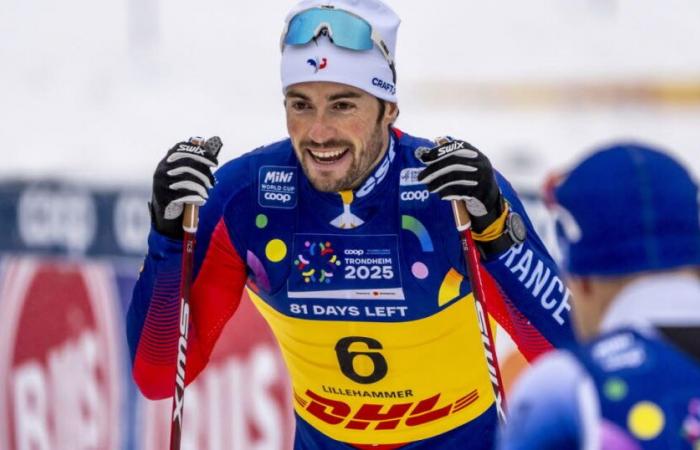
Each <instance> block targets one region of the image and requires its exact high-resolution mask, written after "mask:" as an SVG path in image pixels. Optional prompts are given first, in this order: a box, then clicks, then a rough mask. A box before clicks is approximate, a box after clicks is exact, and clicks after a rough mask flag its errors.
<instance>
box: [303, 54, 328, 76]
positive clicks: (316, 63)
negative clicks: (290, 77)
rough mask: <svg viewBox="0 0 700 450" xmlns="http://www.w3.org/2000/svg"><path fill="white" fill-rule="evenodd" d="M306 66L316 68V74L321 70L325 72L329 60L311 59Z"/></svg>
mask: <svg viewBox="0 0 700 450" xmlns="http://www.w3.org/2000/svg"><path fill="white" fill-rule="evenodd" d="M306 64H308V65H310V66H311V67H313V68H314V73H318V71H319V70H323V69H325V68H326V66H327V65H328V59H327V58H320V59H319V58H318V57H316V58H313V59H311V58H309V59H307V60H306Z"/></svg>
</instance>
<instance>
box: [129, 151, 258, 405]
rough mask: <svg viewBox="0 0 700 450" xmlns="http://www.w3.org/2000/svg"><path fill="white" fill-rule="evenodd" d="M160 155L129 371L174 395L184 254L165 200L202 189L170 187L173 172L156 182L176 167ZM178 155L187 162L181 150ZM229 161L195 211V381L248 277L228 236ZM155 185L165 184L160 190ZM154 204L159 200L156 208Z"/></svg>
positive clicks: (147, 386) (157, 394) (161, 393)
mask: <svg viewBox="0 0 700 450" xmlns="http://www.w3.org/2000/svg"><path fill="white" fill-rule="evenodd" d="M176 147H177V146H176ZM171 152H172V151H171ZM171 152H169V155H170V154H171ZM164 161H167V157H166V159H164V160H163V161H161V165H159V169H158V170H157V171H156V176H155V177H154V202H153V205H152V216H153V228H152V230H151V233H150V235H149V240H148V244H149V246H148V254H147V256H146V259H145V262H144V266H143V270H142V272H141V274H140V276H139V279H138V281H137V283H136V286H135V288H134V292H133V296H132V302H131V305H130V307H129V311H128V313H127V335H128V341H129V347H130V351H131V361H132V374H133V377H134V380H135V381H136V383H137V385H138V386H139V388H140V389H141V391H142V392H143V393H144V395H146V396H147V397H149V398H165V397H169V396H171V395H172V392H173V386H172V380H173V379H174V375H175V368H176V366H175V363H176V355H177V339H178V317H179V288H180V270H181V254H182V241H181V238H180V237H179V236H178V233H179V232H180V229H181V226H180V225H179V220H178V219H179V217H178V218H175V219H168V220H172V222H171V223H172V225H166V226H164V225H163V222H164V220H163V219H164V217H165V214H164V209H165V207H166V206H165V205H169V204H170V203H171V202H172V201H174V200H177V199H178V198H182V196H183V195H189V196H191V195H198V194H201V192H202V189H198V188H197V187H194V188H190V189H189V190H188V192H185V193H184V194H183V193H177V192H174V190H173V189H170V186H172V185H173V184H175V183H177V182H178V180H172V179H171V180H168V181H167V182H163V183H159V181H158V178H159V177H161V178H165V177H164V176H163V173H168V172H170V173H173V169H172V167H167V166H166V167H165V168H163V167H161V166H162V165H164ZM178 161H181V162H182V161H185V162H186V164H189V165H191V161H190V160H188V159H186V158H185V159H180V160H178ZM195 168H196V169H199V171H204V170H205V168H203V167H201V166H200V167H197V166H196V165H195ZM232 169H233V168H232V167H225V168H222V170H220V171H218V172H217V178H218V181H219V182H218V183H217V184H216V186H215V187H214V188H213V189H212V190H211V191H210V192H208V194H207V195H208V200H207V202H206V204H205V205H204V206H203V207H202V209H201V213H200V224H199V229H198V231H197V246H196V252H195V267H194V273H195V274H196V276H195V280H194V283H193V285H192V291H191V302H190V308H191V314H190V317H191V320H190V330H189V338H188V348H187V380H186V381H187V382H190V381H192V380H193V379H194V378H195V377H196V376H197V374H198V373H199V372H201V370H202V369H203V368H204V366H205V365H206V363H207V360H208V358H209V355H210V354H211V351H212V349H213V346H214V344H215V342H216V338H218V336H219V334H220V332H221V329H222V328H223V325H224V324H225V323H226V321H227V320H228V318H230V317H231V315H232V314H233V312H234V311H235V309H236V307H237V306H238V303H239V300H240V296H241V292H242V290H243V286H244V284H245V281H246V269H245V265H244V263H243V261H242V260H241V258H240V257H239V255H238V252H236V250H235V249H234V246H233V245H232V244H231V231H230V229H229V228H228V227H227V226H226V223H225V221H224V219H223V211H224V208H225V205H226V204H227V202H228V200H229V199H230V198H232V197H235V194H236V193H235V192H232V186H240V182H238V183H236V182H235V181H236V180H232V179H231V178H233V177H234V176H235V175H237V174H236V173H235V172H236V171H235V170H232ZM175 173H176V174H178V173H180V174H183V173H184V174H185V177H188V178H189V180H188V181H193V180H194V179H195V178H197V179H199V177H196V176H195V178H192V177H190V176H189V175H188V174H189V173H191V172H188V171H182V170H176V171H175ZM179 181H183V180H179ZM238 181H240V180H238ZM159 185H161V186H165V188H166V189H161V190H160V192H159V188H158V186H159ZM182 185H183V184H182V183H181V184H180V186H182ZM184 185H185V186H187V184H184ZM207 187H208V186H203V185H201V186H200V188H205V193H206V188H207ZM163 191H164V192H163ZM157 205H162V207H161V208H160V209H158V206H157ZM171 208H172V207H171Z"/></svg>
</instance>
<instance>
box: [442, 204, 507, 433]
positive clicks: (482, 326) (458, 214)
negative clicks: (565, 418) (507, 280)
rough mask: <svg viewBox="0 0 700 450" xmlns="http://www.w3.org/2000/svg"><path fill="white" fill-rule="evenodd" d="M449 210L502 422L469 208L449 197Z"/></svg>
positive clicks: (500, 396) (501, 396) (502, 406)
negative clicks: (463, 260) (455, 228)
mask: <svg viewBox="0 0 700 450" xmlns="http://www.w3.org/2000/svg"><path fill="white" fill-rule="evenodd" d="M452 213H453V214H454V218H455V226H456V227H457V231H458V232H459V234H460V238H461V240H462V251H464V259H465V261H466V266H467V272H468V274H469V281H470V282H471V285H472V293H473V294H474V307H475V308H476V316H477V320H478V321H479V331H480V332H481V342H482V344H483V346H484V354H485V356H486V363H487V365H488V368H489V378H490V379H491V386H492V387H493V393H494V396H495V397H496V412H497V414H498V418H499V420H500V421H501V423H502V424H505V423H506V396H505V391H504V390H503V378H502V377H501V368H500V367H499V365H498V356H497V355H496V345H495V340H494V338H493V332H492V330H491V327H490V325H489V320H488V317H489V315H488V309H487V307H486V289H485V287H484V280H483V278H482V277H481V271H480V270H479V252H478V250H477V248H476V245H475V244H474V238H473V237H472V233H471V219H470V218H469V211H468V210H467V205H466V204H465V203H464V201H463V200H452Z"/></svg>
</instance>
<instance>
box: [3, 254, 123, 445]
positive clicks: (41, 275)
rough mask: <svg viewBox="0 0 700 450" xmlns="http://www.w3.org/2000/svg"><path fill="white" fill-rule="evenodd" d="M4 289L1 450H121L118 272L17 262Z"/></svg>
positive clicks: (6, 274) (96, 267) (8, 270)
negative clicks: (116, 307) (112, 275)
mask: <svg viewBox="0 0 700 450" xmlns="http://www.w3.org/2000/svg"><path fill="white" fill-rule="evenodd" d="M0 283H1V285H2V286H3V289H4V291H3V292H4V293H5V294H4V297H3V299H2V300H3V301H2V302H0V379H2V380H6V382H4V383H3V384H2V386H0V448H6V449H10V448H17V449H30V448H31V449H48V448H58V449H68V448H71V449H88V448H121V446H122V445H121V442H120V433H121V431H120V430H123V429H124V424H122V423H121V417H122V414H121V412H120V405H121V401H120V399H121V392H120V391H121V381H120V380H121V377H122V373H121V371H122V368H121V366H120V355H119V352H118V348H117V343H118V342H120V336H119V334H118V332H117V330H116V329H115V324H117V323H118V322H119V320H118V318H117V317H116V315H115V313H114V311H113V307H114V305H115V304H118V302H119V300H118V298H116V293H115V290H114V288H113V284H112V283H113V280H112V278H110V272H109V271H107V270H105V268H104V267H103V266H101V265H97V264H87V263H83V264H77V263H66V262H61V263H59V264H50V263H40V262H38V261H37V260H32V259H17V260H11V261H9V262H8V264H7V266H6V271H5V272H4V274H3V279H2V280H0ZM58 286H60V288H59V289H57V287H58Z"/></svg>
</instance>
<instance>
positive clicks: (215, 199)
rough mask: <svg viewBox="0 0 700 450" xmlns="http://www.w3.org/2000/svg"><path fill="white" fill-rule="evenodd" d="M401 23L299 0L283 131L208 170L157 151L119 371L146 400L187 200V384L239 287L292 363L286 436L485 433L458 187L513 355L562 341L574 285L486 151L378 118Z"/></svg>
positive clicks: (329, 438) (156, 369)
mask: <svg viewBox="0 0 700 450" xmlns="http://www.w3.org/2000/svg"><path fill="white" fill-rule="evenodd" d="M398 25H399V18H398V16H397V15H396V14H395V13H394V12H393V11H392V10H391V9H390V8H389V7H387V6H386V5H385V4H383V3H381V2H380V1H378V0H306V1H304V2H302V3H300V4H299V5H297V6H296V7H295V8H294V9H293V10H292V11H291V12H290V14H289V15H288V17H287V20H286V24H285V26H284V31H283V34H282V40H281V45H282V62H281V78H282V89H283V93H284V107H285V112H286V118H287V128H288V132H289V138H288V139H285V140H283V141H280V142H276V143H274V144H271V145H268V146H265V147H263V148H260V149H257V150H255V151H252V152H250V153H247V154H245V155H243V156H241V157H239V158H236V159H234V160H233V161H231V162H229V163H227V164H225V165H224V166H223V167H221V169H219V170H218V171H217V172H216V179H214V177H213V176H212V175H211V172H210V168H212V167H214V166H215V165H216V164H217V161H216V158H215V157H214V156H213V155H211V154H209V153H207V152H205V151H203V149H202V148H200V147H198V146H197V145H195V144H194V143H188V142H182V143H179V144H177V145H175V146H174V147H173V148H172V149H171V150H170V151H169V152H168V154H167V156H166V157H165V159H164V160H162V161H161V162H160V164H159V165H158V168H157V169H156V173H155V177H154V186H153V198H152V202H151V213H152V219H153V228H152V231H151V234H150V236H149V241H148V242H149V251H148V256H147V258H146V261H145V265H144V269H143V272H142V274H141V276H140V279H139V281H138V284H137V285H136V288H135V290H134V295H133V302H132V304H131V307H130V310H129V313H128V337H129V343H130V346H131V352H132V358H133V376H134V379H135V380H136V382H137V384H138V385H139V387H140V389H141V391H142V392H143V393H144V394H145V395H146V396H147V397H149V398H153V399H156V398H165V397H169V396H171V395H172V394H173V392H172V391H173V384H174V383H173V380H174V373H175V360H176V355H175V353H176V348H177V338H178V336H177V326H176V324H177V315H178V307H179V300H178V283H179V275H180V262H181V256H180V255H181V251H182V250H181V249H182V241H181V239H182V236H183V233H182V226H181V223H182V222H181V214H180V213H181V210H182V203H186V202H193V203H198V204H204V203H205V200H206V203H205V204H204V206H203V208H202V210H201V219H200V225H199V229H198V233H197V247H196V253H195V268H194V273H195V278H194V282H193V285H192V292H191V298H190V307H191V310H190V314H191V316H190V317H191V327H190V332H189V343H188V347H187V350H188V353H187V375H186V378H187V381H188V382H189V381H191V380H192V379H194V378H195V377H196V376H197V374H198V373H199V372H200V371H201V370H202V369H204V367H205V365H206V363H207V360H208V358H209V355H210V353H211V351H212V347H213V346H214V344H215V343H216V340H217V338H218V336H219V334H220V333H221V330H222V327H223V326H224V324H225V323H226V322H227V320H228V319H229V318H230V317H231V316H232V315H233V314H234V312H235V311H236V308H237V306H238V304H239V299H240V298H241V294H242V293H243V291H244V290H245V291H246V292H247V294H248V296H249V297H250V299H251V300H252V302H253V303H254V304H255V306H256V308H257V309H258V311H259V312H260V313H261V314H262V316H263V317H264V318H265V320H266V321H267V322H268V323H269V325H270V327H271V329H272V330H273V333H274V334H275V336H276V338H277V341H278V342H279V345H280V348H281V351H282V355H283V357H284V360H285V362H286V365H287V369H288V371H289V374H290V379H291V386H292V389H293V392H292V393H291V395H293V399H294V412H295V418H296V437H295V444H294V445H295V449H352V448H360V449H363V448H367V449H385V450H386V449H394V448H399V447H401V448H406V449H457V448H459V449H488V448H491V446H492V445H493V442H494V440H495V430H496V427H497V424H498V419H497V411H496V402H495V401H494V398H495V395H494V392H493V388H492V385H491V381H490V378H489V370H488V368H487V362H486V357H485V350H484V343H483V337H482V334H481V330H480V328H479V323H478V321H477V313H476V308H475V304H474V300H473V297H472V296H471V295H470V294H471V292H472V287H471V284H470V280H469V279H468V277H467V275H466V273H467V270H466V268H465V259H464V256H463V250H462V247H461V243H460V238H459V234H458V232H457V231H456V229H455V224H454V221H453V214H452V210H451V204H450V202H449V201H450V200H454V199H458V200H460V201H463V200H466V201H467V203H468V207H469V212H470V213H471V216H472V219H473V221H472V222H473V231H474V237H475V238H476V239H477V240H478V242H479V248H480V251H481V258H482V260H483V262H484V263H483V265H484V267H485V273H487V274H488V275H489V276H490V277H491V278H490V279H487V282H488V283H489V285H490V286H491V292H492V293H498V292H499V291H502V293H503V297H498V301H497V300H496V298H495V297H494V298H490V299H489V301H490V302H493V303H494V306H493V308H491V310H490V311H489V312H490V313H491V314H492V316H494V317H495V318H496V319H497V320H499V322H501V324H502V325H503V326H504V327H505V328H506V329H507V330H508V331H509V332H510V334H511V335H512V336H513V338H514V340H515V341H516V343H517V344H518V345H519V347H520V350H521V352H522V353H523V354H524V355H526V356H528V357H530V358H532V357H534V356H536V355H537V354H539V353H542V352H544V351H545V350H548V349H550V348H551V347H552V346H558V345H561V344H564V343H566V342H568V341H573V332H572V331H571V328H570V324H569V321H568V312H569V309H570V302H569V300H570V293H569V291H568V290H566V289H565V287H564V284H563V282H562V280H561V279H560V277H559V276H558V271H557V267H556V266H555V264H554V262H553V261H552V259H551V257H550V256H549V254H548V253H547V251H546V250H545V248H544V246H543V244H542V242H541V241H540V240H539V238H538V237H537V235H536V234H535V231H534V230H533V229H532V225H531V223H530V221H529V220H528V218H527V216H526V214H525V211H524V209H523V205H522V204H521V202H520V201H519V200H518V198H517V196H516V193H515V192H514V190H513V189H512V188H511V186H510V185H509V184H508V183H507V182H506V181H505V180H504V179H503V178H502V177H501V176H500V175H499V174H498V173H496V172H495V171H494V170H493V169H492V167H491V164H490V163H489V160H488V159H487V158H486V156H484V154H482V153H481V152H480V151H478V150H477V149H475V148H474V147H472V146H471V145H469V144H468V143H466V142H463V141H451V142H448V143H443V144H442V145H439V146H436V145H435V143H433V142H431V141H428V140H426V139H420V138H417V137H413V136H411V135H409V134H407V133H404V132H402V131H399V130H398V129H397V128H395V127H394V126H393V123H394V121H395V120H396V118H397V116H398V113H399V109H398V106H397V88H396V66H395V63H394V55H395V49H396V33H397V29H398ZM419 148H422V150H420V151H419V152H416V150H418V149H419ZM416 153H418V154H420V155H422V158H423V159H422V160H419V159H418V157H417V156H416ZM424 162H425V163H424ZM426 163H427V165H426ZM212 186H213V187H212ZM210 188H211V190H209V189H210ZM171 348H172V351H171ZM185 416H186V414H185Z"/></svg>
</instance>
